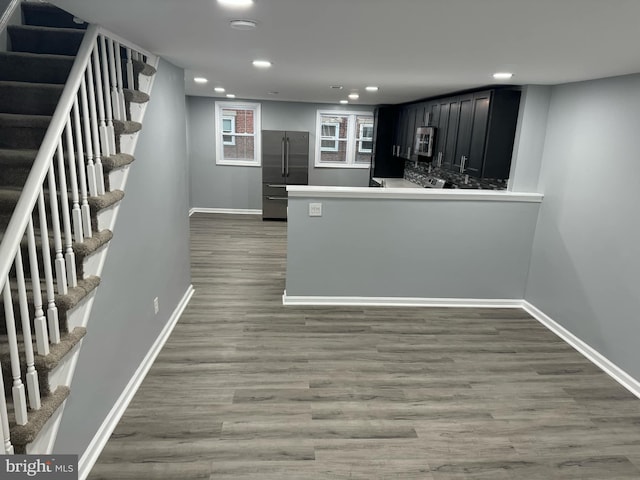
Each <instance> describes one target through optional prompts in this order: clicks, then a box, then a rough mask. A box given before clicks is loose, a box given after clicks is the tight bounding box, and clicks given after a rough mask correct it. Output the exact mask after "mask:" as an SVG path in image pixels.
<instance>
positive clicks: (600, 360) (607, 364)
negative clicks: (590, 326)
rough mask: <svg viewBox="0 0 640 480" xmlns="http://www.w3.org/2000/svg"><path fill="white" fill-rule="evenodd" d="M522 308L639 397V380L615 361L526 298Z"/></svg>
mask: <svg viewBox="0 0 640 480" xmlns="http://www.w3.org/2000/svg"><path fill="white" fill-rule="evenodd" d="M522 308H523V309H524V310H525V311H526V312H527V313H528V314H529V315H531V316H532V317H533V318H535V319H536V320H538V321H539V322H540V323H541V324H543V325H544V326H545V327H547V328H548V329H549V330H551V331H552V332H553V333H555V334H556V335H558V336H559V337H560V338H561V339H562V340H564V341H565V342H567V343H568V344H569V345H571V346H572V347H573V348H575V349H576V350H577V351H578V352H580V353H581V354H582V355H584V356H585V357H586V358H587V360H589V361H591V362H592V363H593V364H595V365H596V366H597V367H600V368H601V369H602V370H603V371H604V372H605V373H606V374H607V375H609V376H610V377H611V378H613V379H614V380H615V381H616V382H618V383H619V384H620V385H622V386H623V387H624V388H626V389H627V390H629V391H630V392H631V393H633V394H634V395H635V396H636V397H638V398H640V381H638V380H636V379H635V378H633V377H632V376H631V375H629V374H628V373H627V372H625V371H624V370H623V369H621V368H620V367H618V366H617V365H616V364H615V363H613V362H612V361H611V360H609V359H608V358H607V357H605V356H604V355H602V354H601V353H599V352H598V351H597V350H595V349H594V348H592V347H591V346H589V345H588V344H587V343H585V342H584V341H582V340H580V339H579V338H578V337H576V336H575V335H574V334H573V333H571V332H570V331H569V330H567V329H566V328H564V327H563V326H562V325H560V324H559V323H558V322H556V321H555V320H553V319H552V318H551V317H549V316H548V315H546V314H545V313H544V312H543V311H542V310H540V309H538V308H537V307H535V306H533V305H532V304H530V303H529V302H527V301H526V300H522Z"/></svg>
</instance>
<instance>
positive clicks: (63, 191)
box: [56, 139, 78, 288]
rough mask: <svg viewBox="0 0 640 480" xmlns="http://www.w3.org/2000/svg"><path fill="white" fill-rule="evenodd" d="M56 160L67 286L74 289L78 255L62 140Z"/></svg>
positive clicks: (76, 280)
mask: <svg viewBox="0 0 640 480" xmlns="http://www.w3.org/2000/svg"><path fill="white" fill-rule="evenodd" d="M56 159H57V161H58V179H59V182H60V210H61V211H62V229H63V230H64V263H65V266H66V269H67V272H66V275H67V285H68V286H69V287H71V288H74V287H77V286H78V279H77V276H76V255H75V253H74V252H73V234H72V233H71V216H70V215H69V193H68V192H67V175H66V169H65V166H64V152H63V148H62V139H60V143H58V150H57V152H56Z"/></svg>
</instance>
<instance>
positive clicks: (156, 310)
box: [153, 297, 160, 315]
mask: <svg viewBox="0 0 640 480" xmlns="http://www.w3.org/2000/svg"><path fill="white" fill-rule="evenodd" d="M153 311H154V313H155V314H156V315H157V314H158V312H159V311H160V305H159V304H158V297H156V298H154V299H153Z"/></svg>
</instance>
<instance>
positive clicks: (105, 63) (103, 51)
mask: <svg viewBox="0 0 640 480" xmlns="http://www.w3.org/2000/svg"><path fill="white" fill-rule="evenodd" d="M100 59H101V60H100V63H101V64H102V84H103V86H104V92H103V95H104V103H105V107H106V114H107V129H108V130H109V141H110V142H111V143H110V145H109V151H110V152H111V153H117V151H116V136H115V131H114V129H113V107H112V106H111V94H110V93H109V60H108V58H107V41H106V39H105V38H104V35H100Z"/></svg>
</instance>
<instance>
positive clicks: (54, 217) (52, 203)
mask: <svg viewBox="0 0 640 480" xmlns="http://www.w3.org/2000/svg"><path fill="white" fill-rule="evenodd" d="M58 149H60V144H59V143H58ZM52 160H53V159H52ZM47 178H48V180H49V207H50V212H51V232H52V233H53V248H54V250H55V255H56V257H55V269H56V285H57V286H58V293H59V294H61V295H66V294H67V292H68V289H67V269H66V266H65V261H64V255H62V231H61V229H60V212H59V211H58V188H57V186H56V173H55V170H54V168H53V161H52V162H51V164H50V165H49V173H48V174H47ZM47 253H49V252H47Z"/></svg>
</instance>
